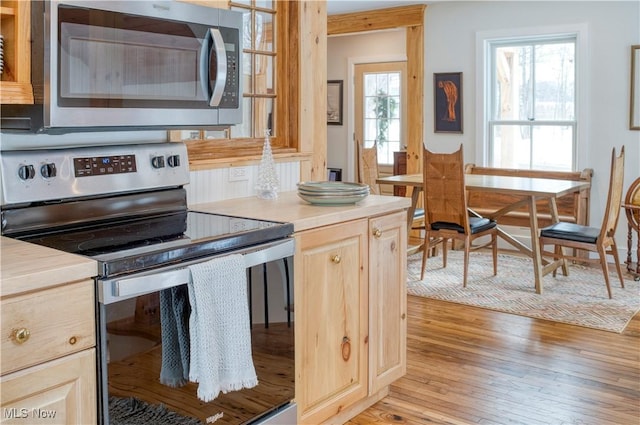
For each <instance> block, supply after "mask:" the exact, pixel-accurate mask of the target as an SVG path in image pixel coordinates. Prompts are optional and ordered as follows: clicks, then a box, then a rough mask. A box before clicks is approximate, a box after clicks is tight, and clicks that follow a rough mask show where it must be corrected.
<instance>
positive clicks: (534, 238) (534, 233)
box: [376, 174, 590, 294]
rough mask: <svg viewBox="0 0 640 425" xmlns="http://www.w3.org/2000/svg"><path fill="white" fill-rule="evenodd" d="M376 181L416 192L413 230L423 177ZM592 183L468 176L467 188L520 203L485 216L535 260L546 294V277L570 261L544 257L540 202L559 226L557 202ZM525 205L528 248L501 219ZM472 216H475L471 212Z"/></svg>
mask: <svg viewBox="0 0 640 425" xmlns="http://www.w3.org/2000/svg"><path fill="white" fill-rule="evenodd" d="M376 182H377V183H378V184H387V185H393V186H406V187H411V188H412V189H413V190H412V193H411V206H410V207H409V211H408V212H407V218H408V220H409V223H408V224H409V225H408V228H409V229H411V224H412V220H413V213H414V211H415V209H416V207H417V205H418V200H419V198H420V194H421V193H422V187H423V184H424V182H423V176H422V174H399V175H393V176H385V177H379V178H378V179H377V180H376ZM589 184H590V183H589V182H582V181H574V180H557V179H546V178H532V177H515V176H492V175H482V174H465V187H466V190H467V191H469V192H471V191H476V192H487V193H488V192H494V193H502V194H508V195H512V196H514V197H516V198H514V199H517V200H516V201H514V202H513V203H511V204H508V205H505V206H504V207H503V208H500V209H499V210H496V211H493V212H491V213H489V214H484V217H486V218H490V219H493V220H495V221H496V222H497V223H498V235H499V236H500V237H501V238H502V239H504V240H505V241H507V242H508V243H509V244H511V245H513V246H514V247H515V248H517V249H518V251H520V252H522V253H524V254H526V255H527V256H529V257H530V258H531V259H532V263H533V272H534V284H535V291H536V293H538V294H542V290H543V288H542V278H543V276H544V275H545V274H547V273H549V272H551V271H553V270H556V269H557V267H558V266H562V267H563V272H564V274H567V269H566V261H564V260H555V261H549V260H546V259H544V258H543V257H542V247H541V246H540V240H539V227H538V219H537V205H536V203H537V202H538V201H539V200H547V201H548V202H549V210H550V212H551V220H552V222H554V223H557V222H558V221H559V217H558V208H557V203H556V200H557V199H558V198H560V197H562V196H565V195H567V194H570V193H574V192H579V191H580V190H582V189H585V188H587V187H589ZM523 206H526V207H527V208H528V210H529V228H530V231H531V246H527V245H525V244H524V243H522V242H521V241H519V240H518V239H516V238H515V237H513V236H512V235H510V234H509V233H508V232H506V231H505V230H504V229H503V228H501V227H500V217H502V216H504V215H505V214H507V213H509V212H510V211H514V210H516V209H518V208H522V207H523ZM470 213H471V214H475V213H474V212H473V211H471V210H470ZM425 220H426V217H425Z"/></svg>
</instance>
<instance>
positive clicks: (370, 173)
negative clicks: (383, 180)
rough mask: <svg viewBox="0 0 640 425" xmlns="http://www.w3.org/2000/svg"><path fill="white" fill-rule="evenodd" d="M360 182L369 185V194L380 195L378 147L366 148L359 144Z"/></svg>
mask: <svg viewBox="0 0 640 425" xmlns="http://www.w3.org/2000/svg"><path fill="white" fill-rule="evenodd" d="M357 149H358V152H357V154H358V181H359V182H360V183H364V184H367V185H369V193H371V194H372V195H380V185H379V184H378V183H377V182H376V180H377V178H378V147H377V146H376V145H375V144H374V145H373V147H370V148H365V147H363V146H361V145H360V143H358V145H357Z"/></svg>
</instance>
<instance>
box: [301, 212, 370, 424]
mask: <svg viewBox="0 0 640 425" xmlns="http://www.w3.org/2000/svg"><path fill="white" fill-rule="evenodd" d="M366 252H367V220H357V221H353V222H347V223H344V224H338V225H334V226H325V227H321V228H318V229H315V230H309V231H305V232H301V233H300V234H298V235H297V236H296V257H295V260H294V261H295V266H294V273H295V281H296V293H295V297H296V303H295V306H296V307H295V308H296V313H297V314H296V402H297V403H298V409H299V414H300V422H301V423H305V424H306V423H308V424H312V423H321V422H322V421H324V420H325V419H327V418H329V417H331V416H333V415H335V414H336V413H338V412H340V410H341V409H342V408H343V407H344V406H348V405H350V404H352V403H354V402H356V401H357V400H360V399H362V398H364V397H365V396H366V395H367V327H368V325H367V322H368V320H367V316H368V315H367V311H368V309H367V306H368V299H367V297H368V291H367V265H366V262H367V255H366ZM298 366H299V367H298Z"/></svg>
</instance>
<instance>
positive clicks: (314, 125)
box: [298, 1, 327, 180]
mask: <svg viewBox="0 0 640 425" xmlns="http://www.w3.org/2000/svg"><path fill="white" fill-rule="evenodd" d="M298 4H299V8H300V11H299V14H298V16H299V17H300V22H298V31H299V33H300V39H299V44H298V46H299V52H298V59H299V68H298V80H299V82H300V84H299V88H298V90H299V94H300V96H299V102H300V103H299V110H298V111H299V114H300V115H299V119H300V127H299V134H298V140H299V143H300V145H299V152H301V153H312V158H311V163H310V164H309V165H310V168H306V167H305V168H304V169H302V170H301V176H300V178H301V180H326V179H327V19H326V18H327V5H326V2H325V1H304V2H299V3H298Z"/></svg>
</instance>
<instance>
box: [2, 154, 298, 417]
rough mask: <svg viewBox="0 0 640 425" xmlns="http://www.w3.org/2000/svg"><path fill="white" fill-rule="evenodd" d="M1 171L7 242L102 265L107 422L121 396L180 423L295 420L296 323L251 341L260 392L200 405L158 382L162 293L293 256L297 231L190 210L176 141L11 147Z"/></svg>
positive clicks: (102, 395)
mask: <svg viewBox="0 0 640 425" xmlns="http://www.w3.org/2000/svg"><path fill="white" fill-rule="evenodd" d="M1 173H2V204H1V208H2V233H3V235H4V236H7V237H11V238H16V239H20V240H23V241H26V242H31V243H35V244H40V245H45V246H48V247H52V248H55V249H59V250H62V251H65V252H69V253H75V254H79V255H83V256H86V257H89V258H92V259H95V260H96V261H97V264H98V268H97V269H96V275H95V283H96V302H97V312H98V314H97V315H98V317H97V320H96V323H97V334H98V359H97V369H98V370H97V375H98V383H99V385H98V387H99V394H98V396H99V397H98V399H99V406H98V409H99V415H100V416H99V417H100V419H101V423H102V424H108V423H110V422H111V423H122V422H118V421H119V420H118V421H116V419H115V418H114V415H115V413H114V411H113V406H112V405H113V403H114V400H116V401H117V400H121V399H127V400H128V399H135V400H136V401H140V402H141V403H140V405H143V406H160V405H162V406H164V407H163V408H164V409H165V410H167V411H168V413H170V414H172V415H174V417H175V418H179V419H175V423H178V424H179V423H185V424H186V423H217V424H249V423H263V424H267V423H272V424H275V423H277V424H287V423H291V424H295V422H296V413H295V403H293V401H292V400H293V396H294V367H293V362H294V357H293V327H287V328H286V329H285V330H284V331H283V332H284V335H282V334H280V335H277V336H275V334H274V336H272V337H270V336H269V335H266V336H265V335H259V336H258V337H256V338H252V352H253V358H254V363H255V365H256V371H257V374H258V381H259V383H258V385H257V386H256V387H254V388H251V389H245V390H240V391H235V392H230V393H228V394H221V395H220V396H219V397H217V398H216V399H214V400H213V401H211V402H207V403H205V402H202V401H200V400H198V399H197V397H196V390H195V385H194V384H192V383H189V384H187V385H186V386H184V387H180V388H171V387H167V386H163V385H161V384H159V383H158V382H157V381H158V377H159V375H160V371H159V368H160V365H159V361H158V357H159V356H160V353H161V351H162V340H163V338H162V326H161V323H160V315H159V312H158V310H159V307H158V299H159V294H160V292H161V291H163V290H166V289H168V288H177V287H182V286H184V287H186V284H187V282H188V281H189V278H190V274H189V270H188V266H189V265H192V264H195V263H199V262H204V261H207V260H209V259H212V258H214V257H217V256H224V255H229V254H232V253H234V254H236V253H241V254H243V258H244V260H245V263H246V267H247V268H249V267H252V266H254V265H258V264H264V263H267V262H269V261H273V260H277V259H281V258H287V257H289V256H291V255H293V251H294V247H293V239H292V238H291V234H292V233H293V226H292V225H291V224H288V223H277V222H272V221H266V220H254V219H246V218H242V217H232V216H226V215H217V214H209V213H203V212H198V211H192V210H190V209H189V208H188V207H187V199H186V191H185V188H184V186H185V185H186V184H188V182H189V167H188V158H187V151H186V147H185V146H184V145H183V144H180V143H151V144H140V145H120V146H103V147H85V148H82V147H75V148H69V149H50V150H24V151H7V152H2V171H1ZM212 184H220V182H212ZM289 263H292V262H289ZM110 405H111V408H110ZM110 410H111V418H110Z"/></svg>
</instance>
